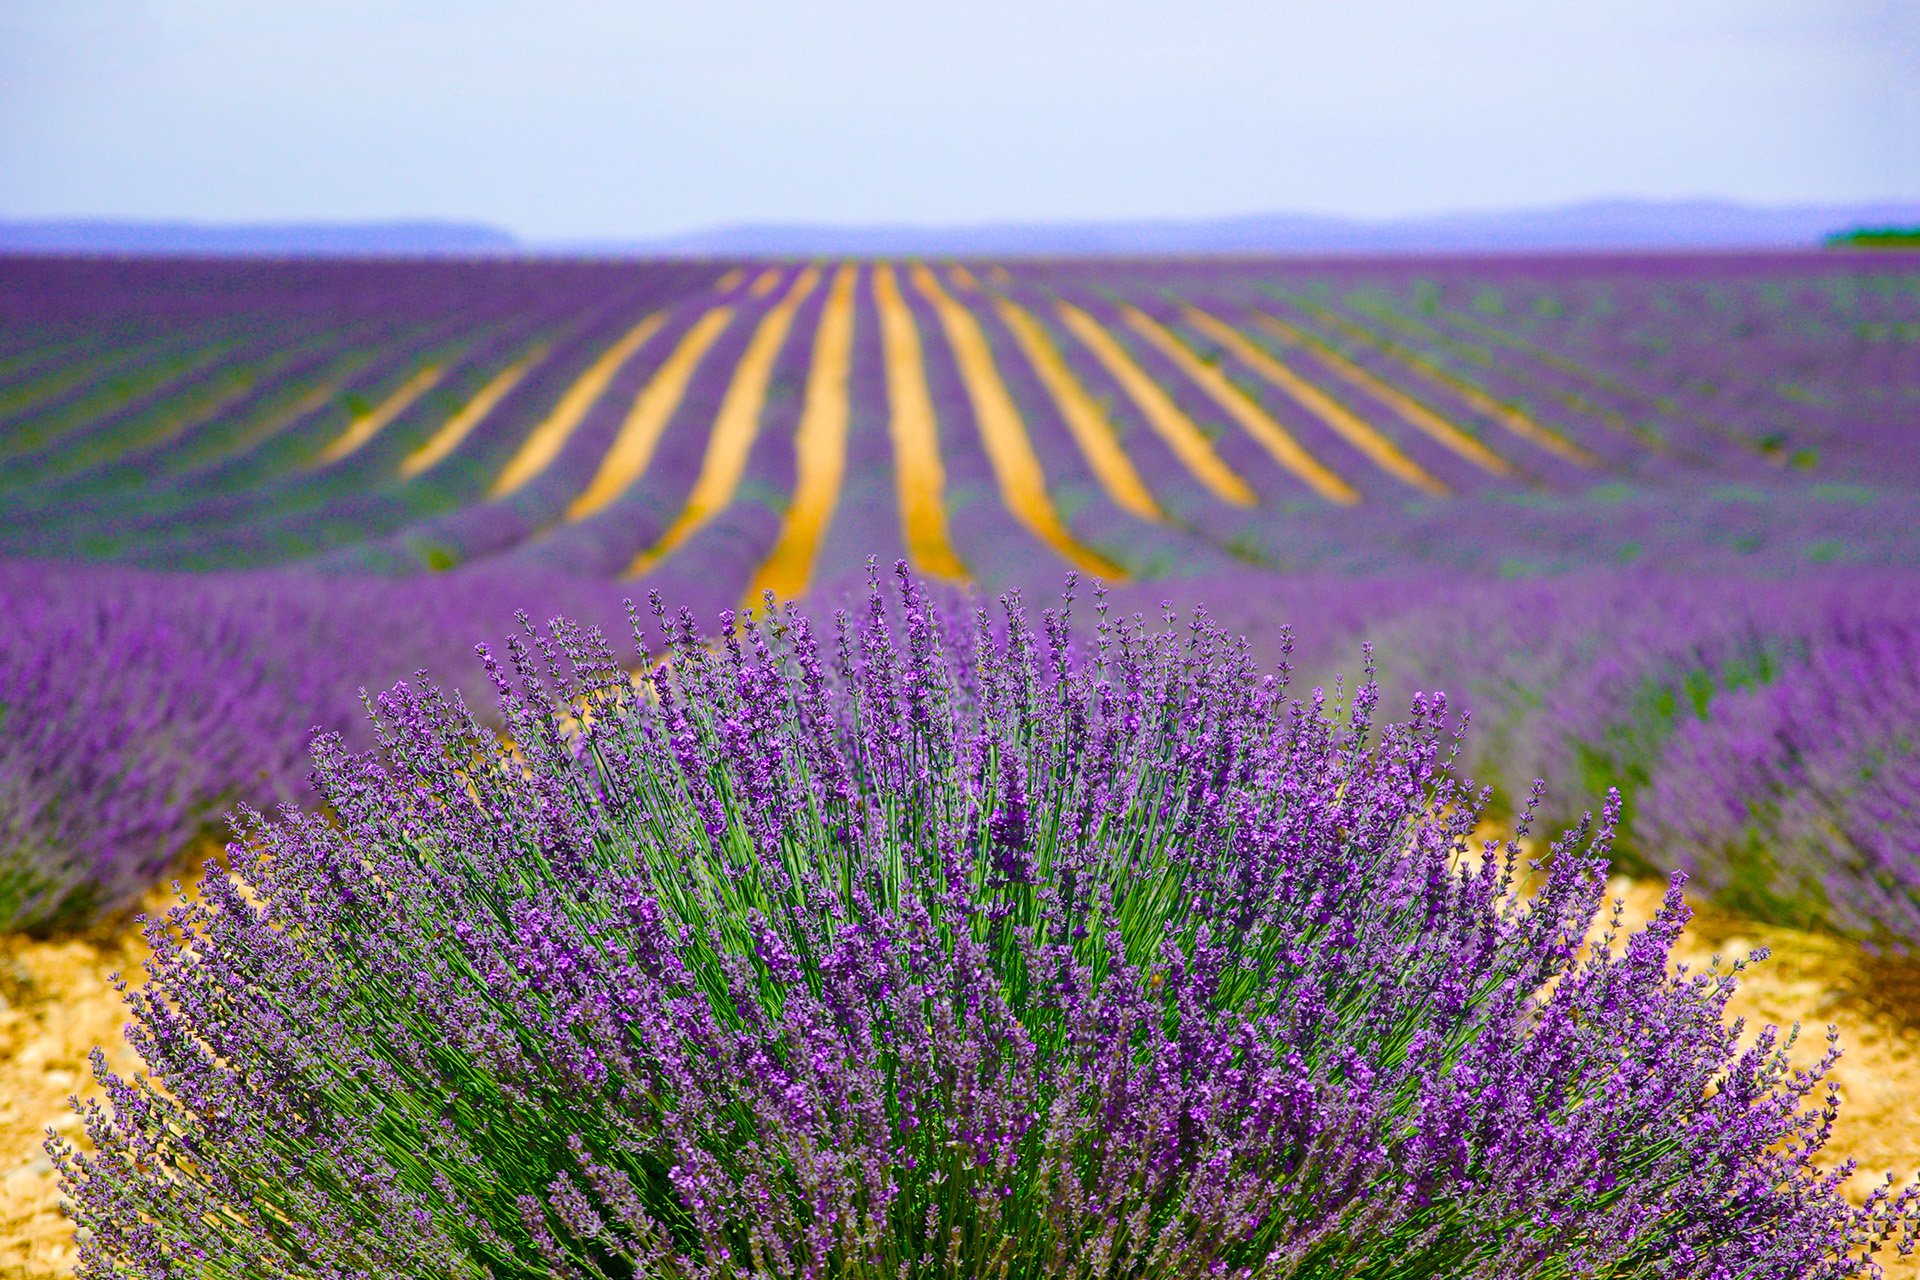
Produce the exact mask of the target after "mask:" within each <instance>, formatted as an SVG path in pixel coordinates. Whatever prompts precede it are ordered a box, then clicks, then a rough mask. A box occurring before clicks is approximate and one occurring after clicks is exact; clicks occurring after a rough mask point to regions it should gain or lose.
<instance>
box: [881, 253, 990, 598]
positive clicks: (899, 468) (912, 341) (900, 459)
mask: <svg viewBox="0 0 1920 1280" xmlns="http://www.w3.org/2000/svg"><path fill="white" fill-rule="evenodd" d="M873 303H874V307H875V309H876V310H877V311H878V312H879V316H880V340H881V345H882V348H883V351H884V353H885V356H886V368H887V406H888V410H887V412H888V417H887V431H888V434H889V435H890V436H891V437H892V440H893V476H894V489H895V493H896V495H897V497H898V500H899V505H900V535H901V538H902V540H903V541H904V542H905V543H906V546H907V557H908V559H909V560H911V561H912V563H913V567H914V568H915V569H918V570H919V571H920V572H922V573H930V574H933V575H935V576H936V577H941V578H950V579H955V580H962V581H964V580H965V579H966V578H967V576H968V574H967V567H966V566H965V565H963V564H961V563H960V557H959V556H957V555H955V554H954V550H953V542H952V540H951V539H950V537H949V536H948V532H947V510H946V500H945V492H946V483H947V477H946V471H945V468H944V467H942V466H941V463H940V423H939V419H938V417H936V416H935V414H934V411H933V394H932V393H931V392H930V391H929V390H928V389H927V368H926V360H925V352H924V351H923V350H922V349H921V346H920V331H919V329H918V327H917V326H915V324H914V322H913V312H912V310H911V309H910V308H908V306H907V301H906V299H905V298H903V297H902V296H901V294H900V282H899V280H898V278H897V277H896V276H895V275H894V270H893V267H892V265H891V264H889V263H884V262H883V263H881V264H879V265H878V266H876V267H875V268H874V269H873Z"/></svg>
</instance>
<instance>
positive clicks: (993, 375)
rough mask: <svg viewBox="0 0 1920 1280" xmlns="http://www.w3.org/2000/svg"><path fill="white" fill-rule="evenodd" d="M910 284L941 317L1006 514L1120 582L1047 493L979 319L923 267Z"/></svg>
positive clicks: (1120, 573) (1118, 571)
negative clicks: (1063, 519)
mask: <svg viewBox="0 0 1920 1280" xmlns="http://www.w3.org/2000/svg"><path fill="white" fill-rule="evenodd" d="M913 283H914V287H915V288H917V289H918V290H919V291H920V293H921V296H923V297H925V298H926V300H927V301H928V302H930V303H932V304H933V310H934V314H936V315H937V316H939V317H940V327H941V328H942V329H943V330H945V332H946V335H947V344H948V346H950V347H952V348H953V355H954V363H955V364H956V365H957V366H958V368H959V371H960V381H961V383H962V384H964V385H965V387H966V389H967V400H968V401H969V402H970V403H971V404H972V405H973V417H974V422H975V423H976V425H978V427H979V429H980V443H981V444H982V445H983V446H984V447H985V449H986V451H987V461H988V462H989V463H991V464H992V466H993V474H994V478H995V479H996V480H997V481H998V482H999V485H1000V502H1001V505H1003V506H1004V507H1005V508H1006V510H1007V513H1008V514H1009V515H1011V516H1012V517H1013V518H1014V519H1015V520H1018V521H1019V522H1020V523H1021V524H1023V525H1025V526H1026V527H1027V529H1028V531H1030V532H1031V533H1032V534H1033V535H1034V536H1035V537H1036V538H1039V539H1040V540H1041V541H1042V542H1044V543H1046V544H1047V545H1048V546H1050V547H1052V548H1053V549H1054V550H1055V551H1056V552H1058V553H1059V554H1060V556H1061V557H1062V558H1064V559H1065V560H1066V561H1067V562H1068V563H1070V564H1073V565H1075V566H1077V567H1078V568H1080V569H1082V570H1084V571H1085V572H1087V573H1091V574H1093V575H1095V576H1096V577H1100V578H1105V579H1107V580H1109V581H1116V582H1117V581H1120V580H1122V579H1124V578H1125V577H1126V571H1125V570H1124V569H1122V568H1121V567H1120V566H1119V565H1117V564H1115V563H1114V562H1113V561H1111V560H1109V559H1107V558H1106V557H1105V556H1103V555H1101V554H1100V553H1099V552H1098V551H1095V550H1093V549H1092V548H1091V547H1088V546H1085V545H1083V544H1082V543H1081V542H1080V541H1079V540H1078V539H1077V538H1075V537H1074V536H1073V533H1072V531H1071V530H1069V529H1068V528H1067V526H1066V524H1065V523H1064V522H1063V521H1062V520H1061V519H1060V513H1059V511H1058V510H1057V509H1056V508H1055V507H1054V505H1053V497H1052V495H1050V494H1049V493H1048V492H1047V477H1046V472H1045V471H1044V470H1043V469H1042V468H1041V466H1040V459H1039V457H1038V456H1037V455H1036V454H1035V453H1034V451H1033V441H1032V440H1030V439H1029V438H1028V436H1027V424H1026V423H1025V422H1024V421H1023V420H1022V419H1021V417H1020V410H1019V408H1018V407H1017V406H1016V405H1015V404H1014V403H1013V396H1012V395H1010V394H1009V393H1008V391H1007V384H1006V383H1004V382H1002V381H1001V380H1000V371H999V370H998V369H997V368H995V367H994V363H993V350H992V348H990V347H989V346H988V345H987V335H986V334H985V333H983V332H981V329H980V322H979V320H977V319H976V318H975V317H974V314H973V312H971V311H969V310H968V309H967V307H966V305H965V304H964V303H962V302H960V301H958V300H956V299H955V298H954V297H953V295H951V294H949V293H948V292H947V291H946V290H945V289H942V288H941V287H940V281H939V279H938V278H936V277H935V276H934V274H933V272H931V271H929V270H928V269H927V268H926V267H925V266H922V265H916V266H915V267H914V268H913Z"/></svg>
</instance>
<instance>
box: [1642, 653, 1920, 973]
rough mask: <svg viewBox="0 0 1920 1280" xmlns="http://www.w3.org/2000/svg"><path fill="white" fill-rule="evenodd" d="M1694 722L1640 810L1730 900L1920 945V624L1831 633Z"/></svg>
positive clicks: (1653, 843) (1645, 832)
mask: <svg viewBox="0 0 1920 1280" xmlns="http://www.w3.org/2000/svg"><path fill="white" fill-rule="evenodd" d="M1823 639H1824V642H1823V643H1821V644H1820V645H1819V646H1818V647H1817V648H1815V649H1814V650H1813V651H1812V652H1811V653H1809V654H1808V655H1807V658H1806V661H1805V662H1804V663H1801V664H1798V665H1796V666H1795V667H1794V669H1793V670H1791V671H1790V672H1788V673H1786V674H1784V675H1783V676H1782V677H1781V678H1780V679H1779V680H1778V681H1777V682H1776V683H1774V684H1771V685H1761V686H1755V687H1749V688H1746V689H1742V690H1739V691H1737V692H1734V693H1730V694H1727V695H1726V696H1724V697H1722V698H1719V699H1716V701H1715V704H1714V706H1713V708H1712V714H1711V715H1710V716H1707V717H1689V718H1688V719H1686V720H1685V721H1683V722H1682V724H1681V726H1680V728H1679V729H1678V731H1677V732H1676V733H1675V735H1674V738H1673V741H1672V742H1671V743H1670V744H1669V745H1668V746H1667V748H1666V751H1665V753H1664V754H1663V756H1662V760H1661V766H1660V768H1659V770H1658V771H1657V772H1656V773H1655V775H1654V777H1653V779H1652V782H1651V784H1650V785H1649V787H1648V788H1647V790H1646V792H1645V793H1644V798H1643V799H1642V802H1641V805H1640V810H1639V813H1638V815H1637V816H1636V818H1635V823H1634V825H1635V830H1636V834H1637V836H1638V837H1639V840H1640V842H1641V843H1642V844H1644V845H1645V846H1647V847H1650V848H1665V849H1671V850H1673V851H1675V852H1676V853H1679V854H1681V855H1682V856H1683V857H1684V858H1685V859H1686V861H1687V863H1688V864H1689V865H1690V866H1691V867H1692V868H1693V869H1695V874H1696V875H1698V876H1699V877H1700V879H1701V881H1702V883H1703V884H1705V885H1706V886H1707V887H1708V888H1709V889H1710V890H1711V891H1712V892H1714V893H1715V895H1716V896H1717V897H1720V898H1723V899H1725V900H1727V901H1729V902H1731V903H1733V904H1734V905H1736V906H1741V907H1744V908H1746V909H1747V910H1749V911H1751V912H1753V913H1755V914H1758V915H1763V916H1770V917H1775V918H1779V917H1783V916H1784V917H1787V918H1793V917H1796V916H1798V917H1800V918H1802V919H1806V918H1809V917H1810V918H1811V919H1813V920H1814V921H1815V922H1818V923H1823V924H1828V925H1831V926H1835V927H1838V928H1840V929H1843V930H1845V931H1847V932H1850V933H1857V934H1861V935H1864V936H1866V937H1868V938H1870V939H1873V940H1875V941H1878V942H1885V943H1891V944H1892V945H1894V946H1896V947H1902V948H1904V947H1905V946H1910V945H1914V944H1916V943H1920V620H1914V619H1905V620H1901V621H1894V620H1886V619H1876V620H1873V621H1869V622H1864V623H1861V624H1859V625H1857V626H1856V627H1854V628H1849V629H1845V630H1840V631H1839V632H1838V633H1837V634H1834V635H1831V636H1829V637H1824V638H1823Z"/></svg>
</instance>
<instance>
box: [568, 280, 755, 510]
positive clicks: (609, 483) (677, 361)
mask: <svg viewBox="0 0 1920 1280" xmlns="http://www.w3.org/2000/svg"><path fill="white" fill-rule="evenodd" d="M732 321H733V308H732V307H714V308H713V309H712V310H710V311H708V312H707V314H705V315H704V316H701V317H700V319H699V320H698V321H697V322H695V324H694V326H693V327H692V328H691V329H688V330H687V331H686V333H685V334H683V335H682V336H681V338H680V341H679V342H678V343H677V344H676V345H675V346H674V348H673V351H672V352H671V353H670V354H669V355H668V356H667V358H666V359H665V360H664V361H662V362H661V365H660V367H659V368H658V369H656V370H654V374H653V377H652V378H651V379H649V380H648V382H647V385H646V386H644V387H642V388H641V389H640V394H639V395H637V396H635V397H634V399H633V408H631V409H629V410H628V411H627V419H626V421H625V422H623V423H621V424H620V434H618V435H616V436H615V437H614V438H613V443H612V444H611V445H609V446H608V447H607V456H606V457H604V458H602V459H601V460H600V469H599V470H598V471H597V472H595V473H594V477H593V479H592V481H591V482H589V483H588V485H587V487H586V488H585V489H584V490H582V491H581V493H580V496H579V497H577V498H575V499H574V500H573V503H572V505H570V506H568V508H567V517H566V518H567V519H569V520H584V519H586V518H587V517H588V516H590V515H592V514H593V513H594V512H596V511H599V510H600V509H601V508H602V507H605V506H606V505H607V504H608V503H610V502H612V501H613V500H614V499H615V498H617V497H619V496H620V495H621V494H623V493H625V492H626V491H627V488H628V486H630V485H631V484H632V483H633V482H634V481H635V480H638V479H639V478H640V477H641V476H643V475H645V474H646V471H647V464H648V463H650V462H652V461H653V451H654V450H655V449H656V448H658V447H659V444H660V437H661V435H662V434H663V433H664V432H665V431H666V429H667V421H668V420H669V419H670V418H672V417H673V411H674V410H675V409H678V408H679V407H680V402H681V400H683V399H685V398H686V394H687V384H688V383H690V382H692V381H693V375H694V374H695V373H696V372H697V371H698V370H699V368H700V362H701V360H703V359H705V358H706V354H707V350H708V349H709V348H710V347H712V346H713V344H714V343H715V342H716V341H718V340H719V337H720V335H721V334H722V333H725V332H726V329H727V325H728V324H730V323H732Z"/></svg>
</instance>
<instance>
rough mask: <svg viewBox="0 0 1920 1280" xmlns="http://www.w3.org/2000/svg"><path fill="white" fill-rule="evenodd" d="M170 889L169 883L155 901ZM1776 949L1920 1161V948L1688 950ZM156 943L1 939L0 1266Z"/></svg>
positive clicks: (1791, 986) (1856, 1095)
mask: <svg viewBox="0 0 1920 1280" xmlns="http://www.w3.org/2000/svg"><path fill="white" fill-rule="evenodd" d="M1612 889H1613V892H1614V894H1615V895H1616V896H1618V897H1620V898H1622V899H1624V901H1625V902H1626V907H1627V918H1628V921H1629V922H1630V923H1636V924H1637V923H1638V922H1640V921H1644V920H1645V919H1647V918H1648V917H1649V916H1650V915H1651V914H1652V913H1653V910H1654V908H1655V907H1656V906H1658V904H1659V900H1660V892H1661V887H1660V886H1659V885H1656V884H1650V883H1645V882H1635V881H1630V880H1626V879H1616V880H1615V881H1614V883H1613V885H1612ZM171 901H172V895H171V892H170V891H167V890H157V891H156V892H155V893H154V894H152V895H150V896H149V898H148V901H147V904H146V905H147V907H148V909H149V910H158V909H161V908H164V907H165V906H166V905H168V904H169V903H170V902H171ZM1756 946H1765V947H1768V948H1770V949H1771V950H1772V953H1773V954H1772V958H1771V959H1769V960H1767V961H1766V962H1765V963H1764V964H1761V965H1759V966H1758V967H1756V968H1754V969H1751V970H1749V971H1748V973H1747V974H1746V976H1745V978H1744V980H1743V981H1742V983H1741V986H1740V990H1739V993H1738V995H1737V996H1736V997H1735V999H1734V1002H1733V1012H1734V1013H1735V1014H1736V1015H1738V1016H1741V1017H1744V1018H1745V1019H1746V1020H1747V1022H1748V1032H1749V1035H1751V1033H1752V1032H1753V1031H1754V1030H1756V1029H1757V1028H1758V1027H1759V1026H1761V1025H1764V1024H1767V1023H1773V1024H1775V1025H1779V1026H1787V1025H1791V1024H1792V1023H1794V1022H1799V1023H1802V1024H1803V1025H1804V1027H1805V1028H1806V1032H1805V1034H1803V1036H1802V1038H1801V1042H1800V1044H1799V1046H1798V1048H1797V1050H1796V1056H1797V1057H1799V1058H1801V1059H1805V1060H1812V1059H1815V1058H1817V1057H1818V1056H1819V1054H1820V1053H1821V1052H1822V1050H1824V1048H1825V1043H1826V1038H1825V1035H1824V1029H1825V1028H1826V1026H1827V1025H1828V1024H1829V1023H1833V1024H1836V1025H1838V1026H1839V1028H1840V1031H1841V1044H1842V1046H1843V1047H1844V1049H1845V1051H1846V1055H1845V1057H1843V1058H1842V1059H1841V1061H1840V1064H1839V1066H1838V1068H1837V1069H1836V1070H1835V1072H1834V1077H1833V1078H1834V1079H1835V1080H1836V1081H1837V1083H1838V1084H1839V1086H1840V1099H1841V1113H1840V1120H1839V1124H1838V1125H1837V1127H1836V1129H1835V1132H1834V1138H1833V1142H1832V1144H1831V1145H1830V1146H1829V1148H1828V1150H1829V1152H1830V1153H1831V1154H1832V1155H1833V1157H1834V1159H1835V1160H1836V1161H1837V1160H1838V1159H1839V1158H1840V1157H1842V1156H1851V1157H1853V1158H1854V1159H1856V1160H1857V1161H1859V1163H1860V1166H1861V1168H1860V1172H1859V1173H1858V1174H1857V1175H1856V1176H1855V1178H1854V1181H1853V1183H1852V1184H1851V1189H1852V1190H1853V1191H1855V1192H1856V1194H1859V1195H1864V1194H1865V1193H1866V1192H1867V1191H1868V1190H1869V1189H1870V1188H1871V1187H1872V1186H1873V1185H1875V1184H1876V1183H1877V1182H1878V1181H1879V1180H1880V1179H1881V1178H1883V1177H1884V1176H1885V1175H1886V1174H1887V1173H1888V1172H1889V1171H1892V1172H1894V1173H1896V1174H1898V1175H1900V1176H1901V1177H1903V1178H1905V1177H1911V1176H1912V1175H1913V1174H1914V1173H1915V1172H1916V1171H1920V960H1894V959H1886V958H1876V957H1873V956H1870V955H1867V954H1865V953H1863V952H1862V951H1861V950H1860V949H1859V948H1857V947H1854V946H1851V945H1848V944H1847V943H1844V942H1840V941H1838V940H1835V939H1832V938H1827V937H1823V936H1820V935H1817V934H1810V933H1803V932H1800V931H1797V930H1793V929H1784V928H1778V927H1775V926H1770V925H1760V924H1755V923H1753V922H1751V921H1746V920H1742V919H1739V918H1737V917H1734V916H1730V915H1727V914H1725V913H1722V912H1716V911H1714V910H1712V909H1701V910H1699V912H1698V914H1697V915H1696V916H1695V918H1694V922H1693V924H1692V925H1691V926H1690V927H1689V928H1688V930H1687V933H1686V936H1685V937H1684V938H1683V939H1682V940H1681V943H1680V946H1679V947H1678V948H1677V954H1676V958H1677V959H1678V960H1680V961H1683V962H1686V963H1689V964H1691V965H1694V966H1695V967H1698V966H1700V965H1703V964H1704V963H1706V962H1707V961H1708V960H1709V959H1711V958H1712V957H1713V956H1714V955H1716V954H1718V955H1723V956H1728V957H1733V956H1744V955H1745V954H1746V953H1747V952H1748V951H1749V950H1751V949H1753V948H1754V947H1756ZM145 954H146V951H145V947H144V946H143V945H142V944H141V942H140V939H139V937H138V934H137V932H136V931H134V930H131V929H128V930H123V931H121V932H119V933H117V934H111V935H101V936H96V937H92V938H81V939H66V940H61V941H45V942H43V941H35V940H32V939H27V938H18V937H14V938H0V1276H4V1277H10V1278H11V1277H20V1278H23V1280H26V1278H31V1280H52V1278H53V1277H59V1276H66V1275H68V1274H70V1272H71V1269H72V1266H73V1263H74V1259H75V1247H74V1243H73V1228H72V1226H71V1225H70V1224H69V1223H68V1222H67V1221H66V1219H65V1218H64V1217H63V1216H62V1215H61V1213H60V1207H59V1201H60V1192H59V1185H58V1179H57V1178H56V1177H55V1176H54V1173H53V1166H52V1163H51V1162H50V1161H49V1160H48V1159H47V1157H46V1153H45V1152H44V1151H43V1150H42V1149H41V1143H42V1142H43V1141H44V1139H45V1136H46V1131H47V1129H48V1128H49V1127H51V1128H54V1129H56V1130H59V1131H60V1132H62V1133H65V1134H69V1135H72V1134H77V1133H78V1132H80V1124H79V1121H78V1118H77V1117H75V1116H74V1115H73V1114H72V1112H71V1111H70V1110H69V1108H68V1107H67V1101H66V1100H67V1098H68V1096H69V1095H71V1094H75V1093H78V1094H80V1095H81V1096H83V1097H88V1096H97V1094H98V1092H99V1091H98V1090H97V1088H95V1087H94V1086H93V1082H92V1075H91V1073H90V1071H89V1069H88V1066H87V1054H88V1052H89V1051H90V1050H91V1049H92V1048H93V1047H94V1046H95V1045H100V1046H102V1047H103V1048H105V1049H106V1051H107V1056H108V1061H109V1062H110V1063H111V1064H112V1066H113V1067H114V1069H115V1070H118V1071H131V1070H133V1069H134V1068H136V1067H137V1065H138V1064H137V1060H136V1059H135V1057H134V1055H133V1053H132V1052H131V1050H129V1049H128V1048H127V1047H126V1045H125V1043H124V1041H123V1040H122V1039H121V1035H120V1028H121V1025H122V1022H123V1016H122V1008H121V1004H120V998H119V996H118V994H117V993H116V992H115V991H114V989H113V986H112V983H111V981H110V975H112V974H113V973H115V972H120V973H123V974H125V975H126V976H127V977H128V978H129V980H137V978H138V975H139V973H140V965H141V964H142V962H143V960H144V958H145ZM1883 1265H1884V1266H1885V1267H1886V1269H1887V1273H1888V1275H1889V1276H1890V1277H1900V1278H1902V1280H1920V1258H1916V1259H1912V1260H1908V1261H1905V1262H1903V1261H1901V1260H1900V1259H1897V1258H1889V1259H1883Z"/></svg>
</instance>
